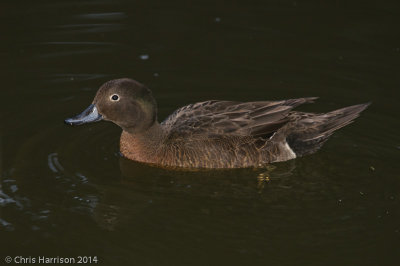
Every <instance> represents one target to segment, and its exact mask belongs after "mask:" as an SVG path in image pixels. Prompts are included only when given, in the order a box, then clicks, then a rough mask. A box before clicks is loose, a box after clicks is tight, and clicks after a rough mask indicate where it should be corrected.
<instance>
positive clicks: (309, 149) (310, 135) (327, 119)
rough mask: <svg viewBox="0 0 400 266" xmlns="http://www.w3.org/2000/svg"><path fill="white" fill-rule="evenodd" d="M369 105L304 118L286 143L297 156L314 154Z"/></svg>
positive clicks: (359, 105)
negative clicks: (334, 133) (335, 132)
mask: <svg viewBox="0 0 400 266" xmlns="http://www.w3.org/2000/svg"><path fill="white" fill-rule="evenodd" d="M368 105H370V103H365V104H358V105H353V106H349V107H345V108H342V109H338V110H335V111H332V112H329V113H325V114H316V115H312V116H306V117H305V118H302V119H300V120H298V121H297V123H296V126H295V127H294V128H293V131H292V132H291V133H289V134H288V136H287V137H286V141H287V142H288V144H289V146H290V148H292V150H293V151H294V152H295V154H296V155H297V156H303V155H306V154H311V153H314V152H316V151H317V150H318V149H319V148H320V147H321V146H322V145H323V144H324V143H325V142H326V141H327V140H328V138H329V137H330V136H331V135H332V134H333V132H334V131H336V130H338V129H340V128H342V127H344V126H347V125H348V124H350V123H352V122H353V121H354V119H356V118H357V117H358V116H359V115H360V113H361V112H362V111H363V110H365V108H367V107H368Z"/></svg>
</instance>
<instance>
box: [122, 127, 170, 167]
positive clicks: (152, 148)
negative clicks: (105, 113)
mask: <svg viewBox="0 0 400 266" xmlns="http://www.w3.org/2000/svg"><path fill="white" fill-rule="evenodd" d="M164 138H165V132H164V129H163V127H162V126H161V125H160V124H159V123H158V122H157V121H156V122H154V124H153V125H152V126H151V127H149V128H148V129H147V130H144V131H142V132H140V133H130V132H128V131H125V130H124V131H122V134H121V139H120V150H121V153H122V154H123V155H124V156H125V157H127V158H129V159H131V160H135V161H139V162H147V163H156V162H157V157H158V156H157V151H158V150H159V148H160V146H161V144H162V141H163V139H164Z"/></svg>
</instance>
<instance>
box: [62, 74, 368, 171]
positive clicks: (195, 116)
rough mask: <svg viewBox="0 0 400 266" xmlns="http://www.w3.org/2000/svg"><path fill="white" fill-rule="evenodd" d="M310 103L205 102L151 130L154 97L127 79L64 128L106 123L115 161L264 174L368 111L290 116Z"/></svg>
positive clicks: (154, 120)
mask: <svg viewBox="0 0 400 266" xmlns="http://www.w3.org/2000/svg"><path fill="white" fill-rule="evenodd" d="M315 99H316V98H315V97H310V98H300V99H290V100H283V101H258V102H233V101H215V100H213V101H206V102H200V103H195V104H190V105H187V106H184V107H182V108H180V109H178V110H176V111H175V112H174V113H173V114H172V115H170V116H169V117H167V118H166V119H165V120H164V121H163V122H162V123H158V122H157V106H156V102H155V100H154V98H153V96H152V93H151V91H150V90H149V89H147V88H146V87H145V86H143V85H142V84H140V83H138V82H136V81H134V80H131V79H118V80H112V81H109V82H107V83H105V84H104V85H103V86H102V87H101V88H100V89H99V91H98V92H97V94H96V97H95V99H94V101H93V103H92V105H91V106H90V107H89V108H88V109H87V110H85V111H84V112H83V113H82V114H80V115H78V116H77V117H75V118H71V119H67V120H66V123H68V124H81V123H87V122H91V121H98V120H100V119H104V120H109V121H112V122H114V123H115V124H117V125H119V126H120V127H121V128H122V129H123V132H122V135H121V140H120V150H121V153H122V154H123V155H124V156H125V157H127V158H129V159H131V160H135V161H139V162H145V163H151V164H156V165H160V166H171V167H185V168H239V167H263V166H265V165H266V164H269V163H272V162H279V161H286V160H290V159H293V158H296V157H298V156H303V155H306V154H310V153H313V152H315V151H317V150H318V149H319V148H320V147H321V146H322V144H323V143H324V142H325V141H326V140H327V139H328V138H329V136H330V135H332V133H333V132H334V131H335V130H337V129H339V128H341V127H343V126H345V125H348V124H349V123H351V122H352V121H353V120H354V119H355V118H356V117H358V116H359V113H360V112H361V111H363V110H364V109H365V108H366V107H367V106H368V104H360V105H354V106H350V107H346V108H343V109H339V110H335V111H332V112H329V113H326V114H313V113H301V112H295V111H292V110H293V108H295V107H297V106H299V105H301V104H304V103H311V102H313V100H315Z"/></svg>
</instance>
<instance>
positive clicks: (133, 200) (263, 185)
mask: <svg viewBox="0 0 400 266" xmlns="http://www.w3.org/2000/svg"><path fill="white" fill-rule="evenodd" d="M399 10H400V9H399V5H398V3H397V2H395V1H392V2H391V1H382V2H380V3H377V4H375V3H373V2H372V1H368V2H362V3H358V2H353V3H340V2H339V3H336V4H320V3H319V2H318V1H308V2H302V1H246V2H245V3H240V2H234V3H227V2H225V3H222V2H217V3H216V2H215V1H203V2H198V3H191V4H189V3H187V2H185V1H173V2H171V1H169V2H168V3H167V2H164V1H148V2H146V3H143V2H142V1H141V2H139V1H137V2H133V1H107V0H102V1H35V2H32V1H13V2H12V1H4V2H2V3H1V4H0V20H1V23H0V25H1V26H0V34H1V35H0V36H1V42H0V59H1V63H0V67H1V73H0V75H1V81H2V83H1V93H2V95H1V97H0V98H1V100H0V101H1V104H0V108H1V127H0V163H1V164H0V168H1V169H0V170H1V171H0V173H1V179H0V180H1V182H0V184H1V187H0V239H1V241H0V256H1V258H0V260H1V261H3V259H4V258H5V257H6V256H12V258H14V256H23V257H32V258H37V256H47V257H50V256H61V257H70V256H78V255H80V256H92V257H93V256H97V258H98V260H99V262H100V263H102V264H104V265H117V264H118V265H128V264H130V265H132V264H134V265H232V264H233V265H397V263H398V259H399V255H398V250H399V248H400V243H399V240H400V239H399V238H400V212H399V207H400V206H399V202H400V186H399V185H400V176H399V170H400V169H399V165H398V162H399V155H400V137H399V133H398V132H399V129H400V125H399V116H398V109H397V107H398V100H399V96H400V91H399V84H400V76H399V75H398V73H399V71H400V64H399V62H400V61H399V59H400V42H399V40H400V38H399V37H400V36H399V31H398V26H399V19H398V17H399V15H400V14H399V13H400V12H399ZM117 77H131V78H135V79H137V80H138V81H140V82H143V83H145V84H147V85H148V86H149V87H150V88H152V90H153V92H154V94H155V97H156V99H157V101H158V104H159V119H160V120H162V119H163V118H165V117H166V116H167V115H168V114H170V113H171V112H172V111H173V110H175V109H176V108H178V107H180V106H183V105H185V104H188V103H192V102H197V101H203V100H207V99H225V100H228V99H229V100H240V101H246V100H270V99H284V98H295V97H304V96H319V97H320V99H319V100H318V101H317V102H316V103H315V104H313V105H309V106H304V107H301V108H300V109H301V110H305V111H315V112H324V111H329V110H333V109H335V108H340V107H344V106H347V105H351V104H357V103H364V102H368V101H372V105H371V106H370V107H369V108H368V109H367V110H366V111H365V112H363V114H362V116H361V117H360V118H358V119H357V120H356V122H355V123H353V124H352V125H350V126H347V127H346V128H344V129H342V130H340V131H339V132H337V133H335V135H334V136H333V137H332V138H331V139H330V140H329V141H328V142H327V143H326V145H325V146H324V147H323V149H322V150H321V151H320V152H318V153H316V154H314V155H311V156H307V157H304V158H300V159H296V160H294V161H289V162H284V163H279V164H274V165H273V166H271V168H270V169H265V170H252V169H241V170H229V171H197V172H196V171H190V172H187V171H168V170H162V169H158V168H151V167H147V166H144V165H141V164H138V163H134V162H130V161H127V160H125V159H123V158H120V157H119V155H118V139H119V134H120V129H119V128H118V127H116V126H115V125H113V124H111V123H105V122H102V123H98V124H91V125H86V126H82V127H74V128H72V127H68V126H66V125H64V124H63V119H64V118H66V117H70V116H71V115H73V114H76V113H78V112H80V111H82V110H83V109H84V108H86V107H87V105H89V104H90V102H91V100H92V97H93V96H94V94H95V91H96V90H97V88H98V87H99V86H100V85H101V84H102V83H103V82H105V81H107V80H109V79H112V78H117Z"/></svg>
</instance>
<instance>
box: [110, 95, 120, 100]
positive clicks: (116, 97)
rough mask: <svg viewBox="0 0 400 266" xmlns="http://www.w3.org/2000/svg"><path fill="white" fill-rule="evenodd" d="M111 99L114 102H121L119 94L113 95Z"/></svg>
mask: <svg viewBox="0 0 400 266" xmlns="http://www.w3.org/2000/svg"><path fill="white" fill-rule="evenodd" d="M110 98H111V100H113V101H118V100H119V96H118V95H117V94H113V95H112V96H111V97H110Z"/></svg>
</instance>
